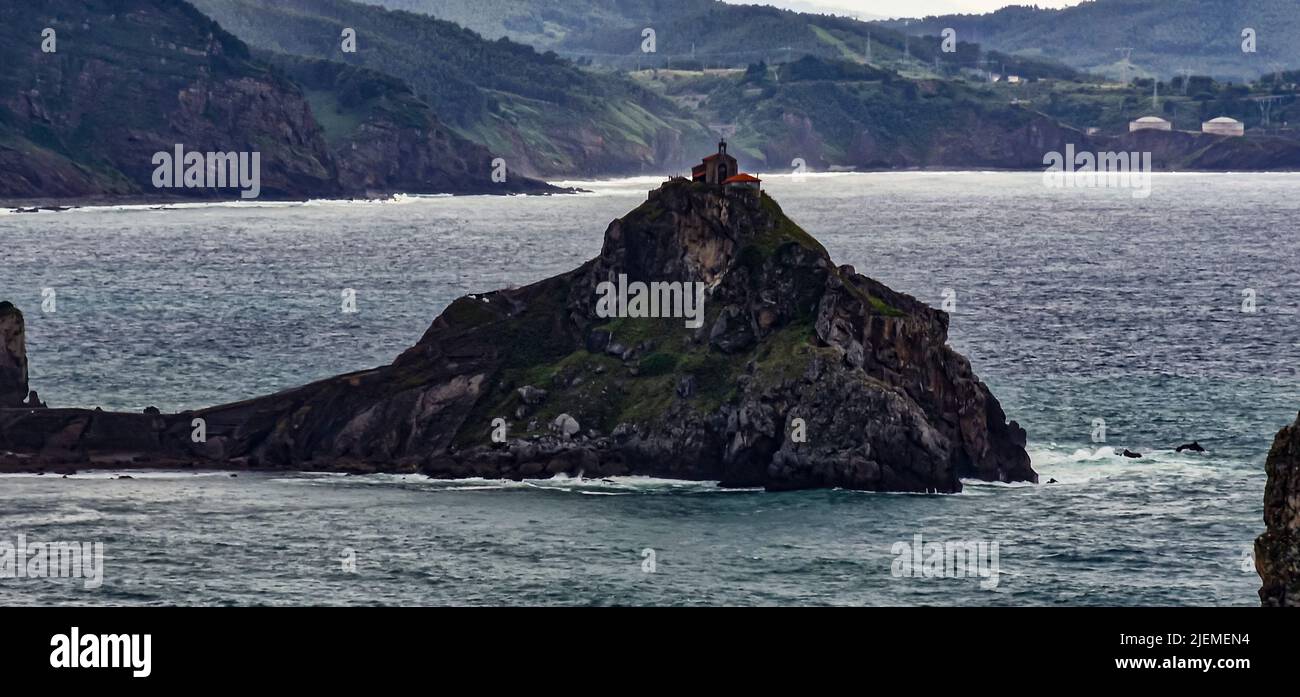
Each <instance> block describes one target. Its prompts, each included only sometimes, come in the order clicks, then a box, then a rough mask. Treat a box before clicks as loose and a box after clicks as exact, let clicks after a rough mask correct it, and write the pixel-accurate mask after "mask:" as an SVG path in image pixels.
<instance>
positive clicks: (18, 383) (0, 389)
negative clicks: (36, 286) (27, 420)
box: [0, 302, 27, 408]
mask: <svg viewBox="0 0 1300 697" xmlns="http://www.w3.org/2000/svg"><path fill="white" fill-rule="evenodd" d="M26 398H27V336H26V329H25V327H24V324H23V313H22V312H19V311H18V308H16V307H14V306H13V304H12V303H9V302H0V408H5V407H17V406H21V405H22V403H23V400H25V399H26Z"/></svg>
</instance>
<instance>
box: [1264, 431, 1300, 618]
mask: <svg viewBox="0 0 1300 697" xmlns="http://www.w3.org/2000/svg"><path fill="white" fill-rule="evenodd" d="M1264 469H1265V470H1266V471H1267V472H1268V485H1267V486H1266V487H1265V488H1264V524H1265V526H1267V528H1268V530H1267V532H1265V533H1264V534H1263V535H1260V536H1259V539H1257V540H1255V569H1256V570H1257V571H1259V577H1260V578H1261V579H1263V581H1264V585H1263V587H1261V588H1260V589H1259V599H1260V602H1261V603H1262V604H1263V605H1264V606H1265V607H1300V418H1297V419H1296V422H1295V423H1294V424H1292V425H1290V426H1287V427H1286V428H1284V429H1282V430H1281V432H1279V433H1278V434H1277V438H1275V439H1274V440H1273V448H1272V449H1271V450H1270V451H1269V453H1268V461H1267V463H1266V464H1265V465H1264Z"/></svg>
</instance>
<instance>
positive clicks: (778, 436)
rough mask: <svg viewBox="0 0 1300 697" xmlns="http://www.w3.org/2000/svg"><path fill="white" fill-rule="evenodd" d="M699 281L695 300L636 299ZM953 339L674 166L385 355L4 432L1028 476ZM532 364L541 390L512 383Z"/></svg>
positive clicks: (428, 461)
mask: <svg viewBox="0 0 1300 697" xmlns="http://www.w3.org/2000/svg"><path fill="white" fill-rule="evenodd" d="M624 281H625V282H627V284H628V286H631V284H642V283H644V284H646V285H647V287H649V288H651V289H652V290H651V295H652V297H653V300H652V302H651V303H650V306H649V307H648V308H647V307H642V306H639V305H638V303H636V302H633V303H632V304H630V305H628V306H627V308H626V310H627V311H626V312H625V313H624V314H626V315H631V316H621V317H609V316H605V315H607V314H608V313H607V312H605V311H604V310H607V309H608V308H607V307H606V308H604V310H603V309H602V307H601V306H600V304H599V302H600V298H601V297H602V294H601V292H600V289H601V288H602V287H607V286H606V285H605V284H612V283H622V282H624ZM674 290H675V291H677V295H673V292H674ZM696 292H698V293H701V294H702V297H703V298H704V301H703V306H702V311H700V312H696V310H700V308H699V307H694V308H693V309H692V308H690V307H688V308H686V314H685V316H683V315H682V314H681V313H678V314H677V316H672V317H643V316H639V315H642V314H659V315H662V314H664V312H663V310H666V309H672V308H673V307H676V306H675V305H674V304H673V301H674V298H677V299H678V300H680V299H681V298H683V297H691V298H694V297H696V295H695V293H696ZM655 293H659V295H655ZM620 302H621V301H620ZM655 310H657V312H655ZM668 314H672V313H668ZM947 339H948V315H947V314H946V313H944V312H942V311H939V310H936V309H934V308H931V307H928V306H926V305H925V304H923V303H921V302H919V301H917V300H916V299H915V298H912V297H910V296H907V295H904V294H902V293H898V292H895V291H893V290H891V289H889V288H887V287H886V286H884V285H883V284H881V283H879V282H877V281H875V280H872V279H871V278H868V277H867V276H864V275H862V274H860V273H858V272H857V271H856V270H855V269H853V268H851V267H839V266H837V265H836V264H835V263H833V262H832V260H831V259H830V256H829V255H828V254H827V252H826V250H825V249H824V248H822V246H821V245H820V244H819V243H818V242H817V241H816V240H815V239H813V238H812V237H811V236H810V235H808V233H806V232H804V231H803V230H802V229H801V228H800V227H799V226H798V225H796V224H795V223H794V222H793V221H791V220H790V219H789V218H787V217H786V216H785V214H784V213H783V212H782V211H781V208H780V207H779V206H778V205H777V203H776V202H775V201H774V200H772V199H771V198H770V197H768V196H767V195H766V194H762V195H754V194H749V193H746V192H740V191H734V192H727V191H726V190H724V189H723V188H722V187H718V186H712V185H708V184H704V183H693V182H690V181H686V180H684V179H675V180H672V181H670V182H668V183H666V184H664V185H663V186H662V187H661V188H660V189H658V190H656V191H654V192H651V194H650V197H649V200H648V201H647V202H646V203H644V204H643V205H641V206H640V207H638V208H637V209H636V210H633V211H632V212H630V213H629V214H628V215H626V216H625V217H623V218H621V219H619V220H615V221H614V222H613V223H611V224H610V226H609V228H608V229H607V231H606V233H605V240H604V245H603V248H602V249H601V252H600V255H599V256H598V257H596V258H595V259H593V260H592V261H590V262H588V263H586V264H584V265H583V266H581V267H580V268H578V269H575V270H573V271H571V272H568V273H565V274H562V275H559V276H555V277H553V278H549V279H546V280H544V281H540V282H538V283H535V284H533V285H530V286H527V287H524V288H511V289H506V290H501V291H497V292H494V293H489V294H486V295H481V296H477V297H476V298H462V299H460V300H457V301H456V302H453V303H452V304H451V305H450V306H449V307H447V309H446V310H445V311H444V312H443V313H442V315H441V316H439V317H438V318H437V319H436V320H435V321H434V322H433V325H432V326H431V327H430V328H429V330H428V331H427V332H426V333H425V335H424V336H423V338H421V339H420V341H419V342H418V343H417V344H416V345H415V346H414V347H412V348H411V349H409V350H407V351H406V352H405V353H403V354H402V355H401V356H399V357H398V358H397V360H396V361H395V362H394V363H393V364H392V365H389V366H385V367H381V368H376V369H374V370H367V371H362V372H358V373H353V374H350V375H344V376H340V377H337V378H333V379H329V380H324V381H321V382H318V383H314V384H311V385H307V386H305V387H301V388H298V389H295V390H290V391H288V392H283V393H280V394H276V395H272V396H268V397H262V398H259V399H253V400H250V401H246V402H241V403H238V404H232V405H227V406H221V407H214V408H211V409H205V410H202V411H198V412H194V413H188V414H183V415H177V416H174V417H166V416H162V417H160V416H152V415H110V414H92V413H90V412H84V411H76V410H71V411H69V410H60V411H54V412H43V413H37V414H36V415H33V414H31V413H26V412H24V413H22V414H16V413H5V412H0V447H3V448H5V449H9V450H14V451H15V452H22V451H37V452H41V451H43V450H45V451H48V444H49V443H51V442H56V441H57V443H58V445H59V447H60V448H62V450H61V452H66V453H67V456H68V457H81V458H83V459H84V458H86V457H87V456H88V455H90V454H96V455H99V454H102V451H104V450H123V449H129V450H130V451H131V452H146V453H152V454H154V456H155V460H157V459H162V460H183V461H187V462H191V461H192V462H198V463H199V464H201V465H204V466H213V467H218V466H229V465H232V464H234V465H237V466H239V467H241V468H242V467H250V468H280V469H336V470H343V469H352V470H357V469H363V470H366V471H370V470H389V471H421V472H424V473H426V474H428V475H430V476H434V477H469V476H482V477H501V478H516V479H518V478H522V477H532V476H545V475H548V474H559V473H568V474H578V473H584V474H585V475H587V476H590V477H604V476H615V475H623V474H638V475H651V476H661V477H673V478H682V479H696V480H718V481H721V482H722V483H723V484H724V485H727V486H745V487H750V486H758V487H766V488H768V489H772V490H784V489H804V488H816V487H844V488H852V489H863V490H872V491H914V492H956V491H960V490H961V479H962V478H977V479H982V480H987V481H1004V482H1013V481H1033V482H1036V481H1037V474H1035V473H1034V471H1033V469H1032V468H1031V467H1030V462H1029V456H1028V455H1027V454H1026V452H1025V449H1024V446H1025V432H1024V430H1023V429H1021V428H1020V427H1019V425H1018V424H1016V423H1015V422H1014V421H1013V422H1010V423H1008V422H1007V419H1006V416H1005V414H1004V413H1003V410H1002V407H1001V405H1000V404H999V403H998V400H997V399H996V398H995V397H994V396H993V395H992V394H991V393H990V392H989V390H988V388H987V387H986V386H985V385H984V384H983V383H982V382H980V380H979V378H978V377H976V376H975V374H974V373H973V372H972V371H971V366H970V363H969V362H968V361H967V360H966V359H965V358H964V357H962V356H961V355H959V354H957V353H956V352H955V351H953V350H952V349H951V348H949V347H948V345H947ZM539 384H542V385H546V392H545V398H544V399H540V400H539V399H537V398H538V397H539V394H538V392H535V391H532V390H529V389H523V388H527V387H531V386H534V385H539ZM530 402H531V404H530ZM521 407H527V409H521ZM195 418H201V419H203V420H204V423H205V426H206V435H207V438H206V441H205V442H202V443H195V442H193V441H192V439H191V433H192V426H191V421H192V419H195ZM110 420H115V421H113V423H112V425H111V428H110V427H109V425H108V423H107V422H108V421H110ZM502 421H505V422H506V425H507V428H506V429H504V430H505V432H507V433H508V434H509V438H510V443H509V445H508V447H505V448H502V447H501V443H499V442H497V441H498V440H499V436H500V433H501V429H500V428H499V426H500V424H501V422H502ZM570 422H571V423H570ZM579 424H580V426H579ZM582 429H587V430H588V431H590V434H589V435H588V436H587V437H583V438H578V439H576V440H575V439H574V436H576V435H577V434H579V433H582V432H584V431H583V430H582ZM600 434H610V435H608V436H605V435H600ZM494 436H495V440H494ZM20 441H21V442H20ZM150 444H152V447H150ZM15 448H17V450H15Z"/></svg>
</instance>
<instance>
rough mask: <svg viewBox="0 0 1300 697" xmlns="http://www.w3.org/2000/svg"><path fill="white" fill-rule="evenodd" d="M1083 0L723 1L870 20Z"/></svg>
mask: <svg viewBox="0 0 1300 697" xmlns="http://www.w3.org/2000/svg"><path fill="white" fill-rule="evenodd" d="M1082 1H1083V0H1032V1H1029V0H1022V1H1021V2H1007V0H723V2H728V3H731V4H733V5H772V6H774V7H781V8H785V9H789V10H797V11H799V12H833V13H839V14H851V15H855V16H860V17H863V18H866V19H870V18H873V17H875V18H890V17H924V16H926V15H943V14H953V13H976V14H978V13H984V12H993V11H994V10H998V9H1001V8H1003V7H1007V6H1009V5H1037V6H1039V7H1068V6H1070V5H1078V4H1079V3H1080V2H1082Z"/></svg>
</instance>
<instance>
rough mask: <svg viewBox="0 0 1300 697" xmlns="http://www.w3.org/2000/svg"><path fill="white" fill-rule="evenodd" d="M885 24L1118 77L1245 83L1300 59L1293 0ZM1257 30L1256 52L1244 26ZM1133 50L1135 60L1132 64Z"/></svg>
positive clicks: (1104, 2)
mask: <svg viewBox="0 0 1300 697" xmlns="http://www.w3.org/2000/svg"><path fill="white" fill-rule="evenodd" d="M879 26H882V27H883V26H887V27H891V28H894V29H899V30H903V31H907V32H910V33H913V34H917V35H933V36H937V35H938V34H939V33H940V32H941V31H943V29H944V28H952V29H955V30H956V31H957V36H958V38H960V39H962V40H966V41H973V42H976V43H980V44H983V45H985V46H987V47H989V48H992V49H997V50H999V51H1005V52H1009V53H1018V54H1024V55H1030V56H1044V57H1047V58H1051V59H1054V60H1058V61H1061V62H1063V63H1067V64H1069V65H1072V66H1074V67H1075V68H1078V69H1081V70H1085V71H1088V72H1096V73H1104V74H1107V75H1109V76H1111V77H1117V78H1124V77H1129V78H1131V77H1134V76H1152V75H1154V76H1157V77H1160V78H1170V77H1172V76H1174V75H1177V74H1179V72H1180V71H1182V70H1184V69H1186V70H1188V71H1191V72H1192V73H1194V74H1198V75H1209V76H1211V77H1216V78H1219V79H1223V80H1233V81H1236V82H1241V81H1245V80H1251V79H1255V78H1257V77H1258V76H1259V75H1261V74H1262V73H1267V72H1270V71H1276V70H1279V69H1282V68H1294V67H1297V66H1300V42H1297V41H1296V40H1295V36H1296V34H1297V33H1298V32H1300V13H1297V12H1296V3H1295V2H1293V1H1292V0H1234V1H1233V2H1224V1H1223V0H1179V1H1178V2H1153V1H1152V0H1095V1H1093V2H1085V3H1082V4H1080V5H1077V6H1074V7H1068V8H1065V9H1061V10H1052V9H1037V8H1035V7H1008V8H1004V9H1002V10H999V11H997V12H993V13H990V14H984V15H948V16H942V17H926V18H925V19H923V20H920V21H916V20H913V21H911V22H910V24H909V25H904V24H903V23H902V22H886V23H882V24H881V25H879ZM1248 27H1249V28H1253V29H1254V30H1255V32H1256V48H1257V52H1255V53H1245V52H1243V51H1242V36H1241V32H1242V30H1243V29H1245V28H1248ZM1129 48H1131V49H1132V57H1131V64H1126V63H1125V54H1126V51H1123V50H1121V49H1129Z"/></svg>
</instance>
